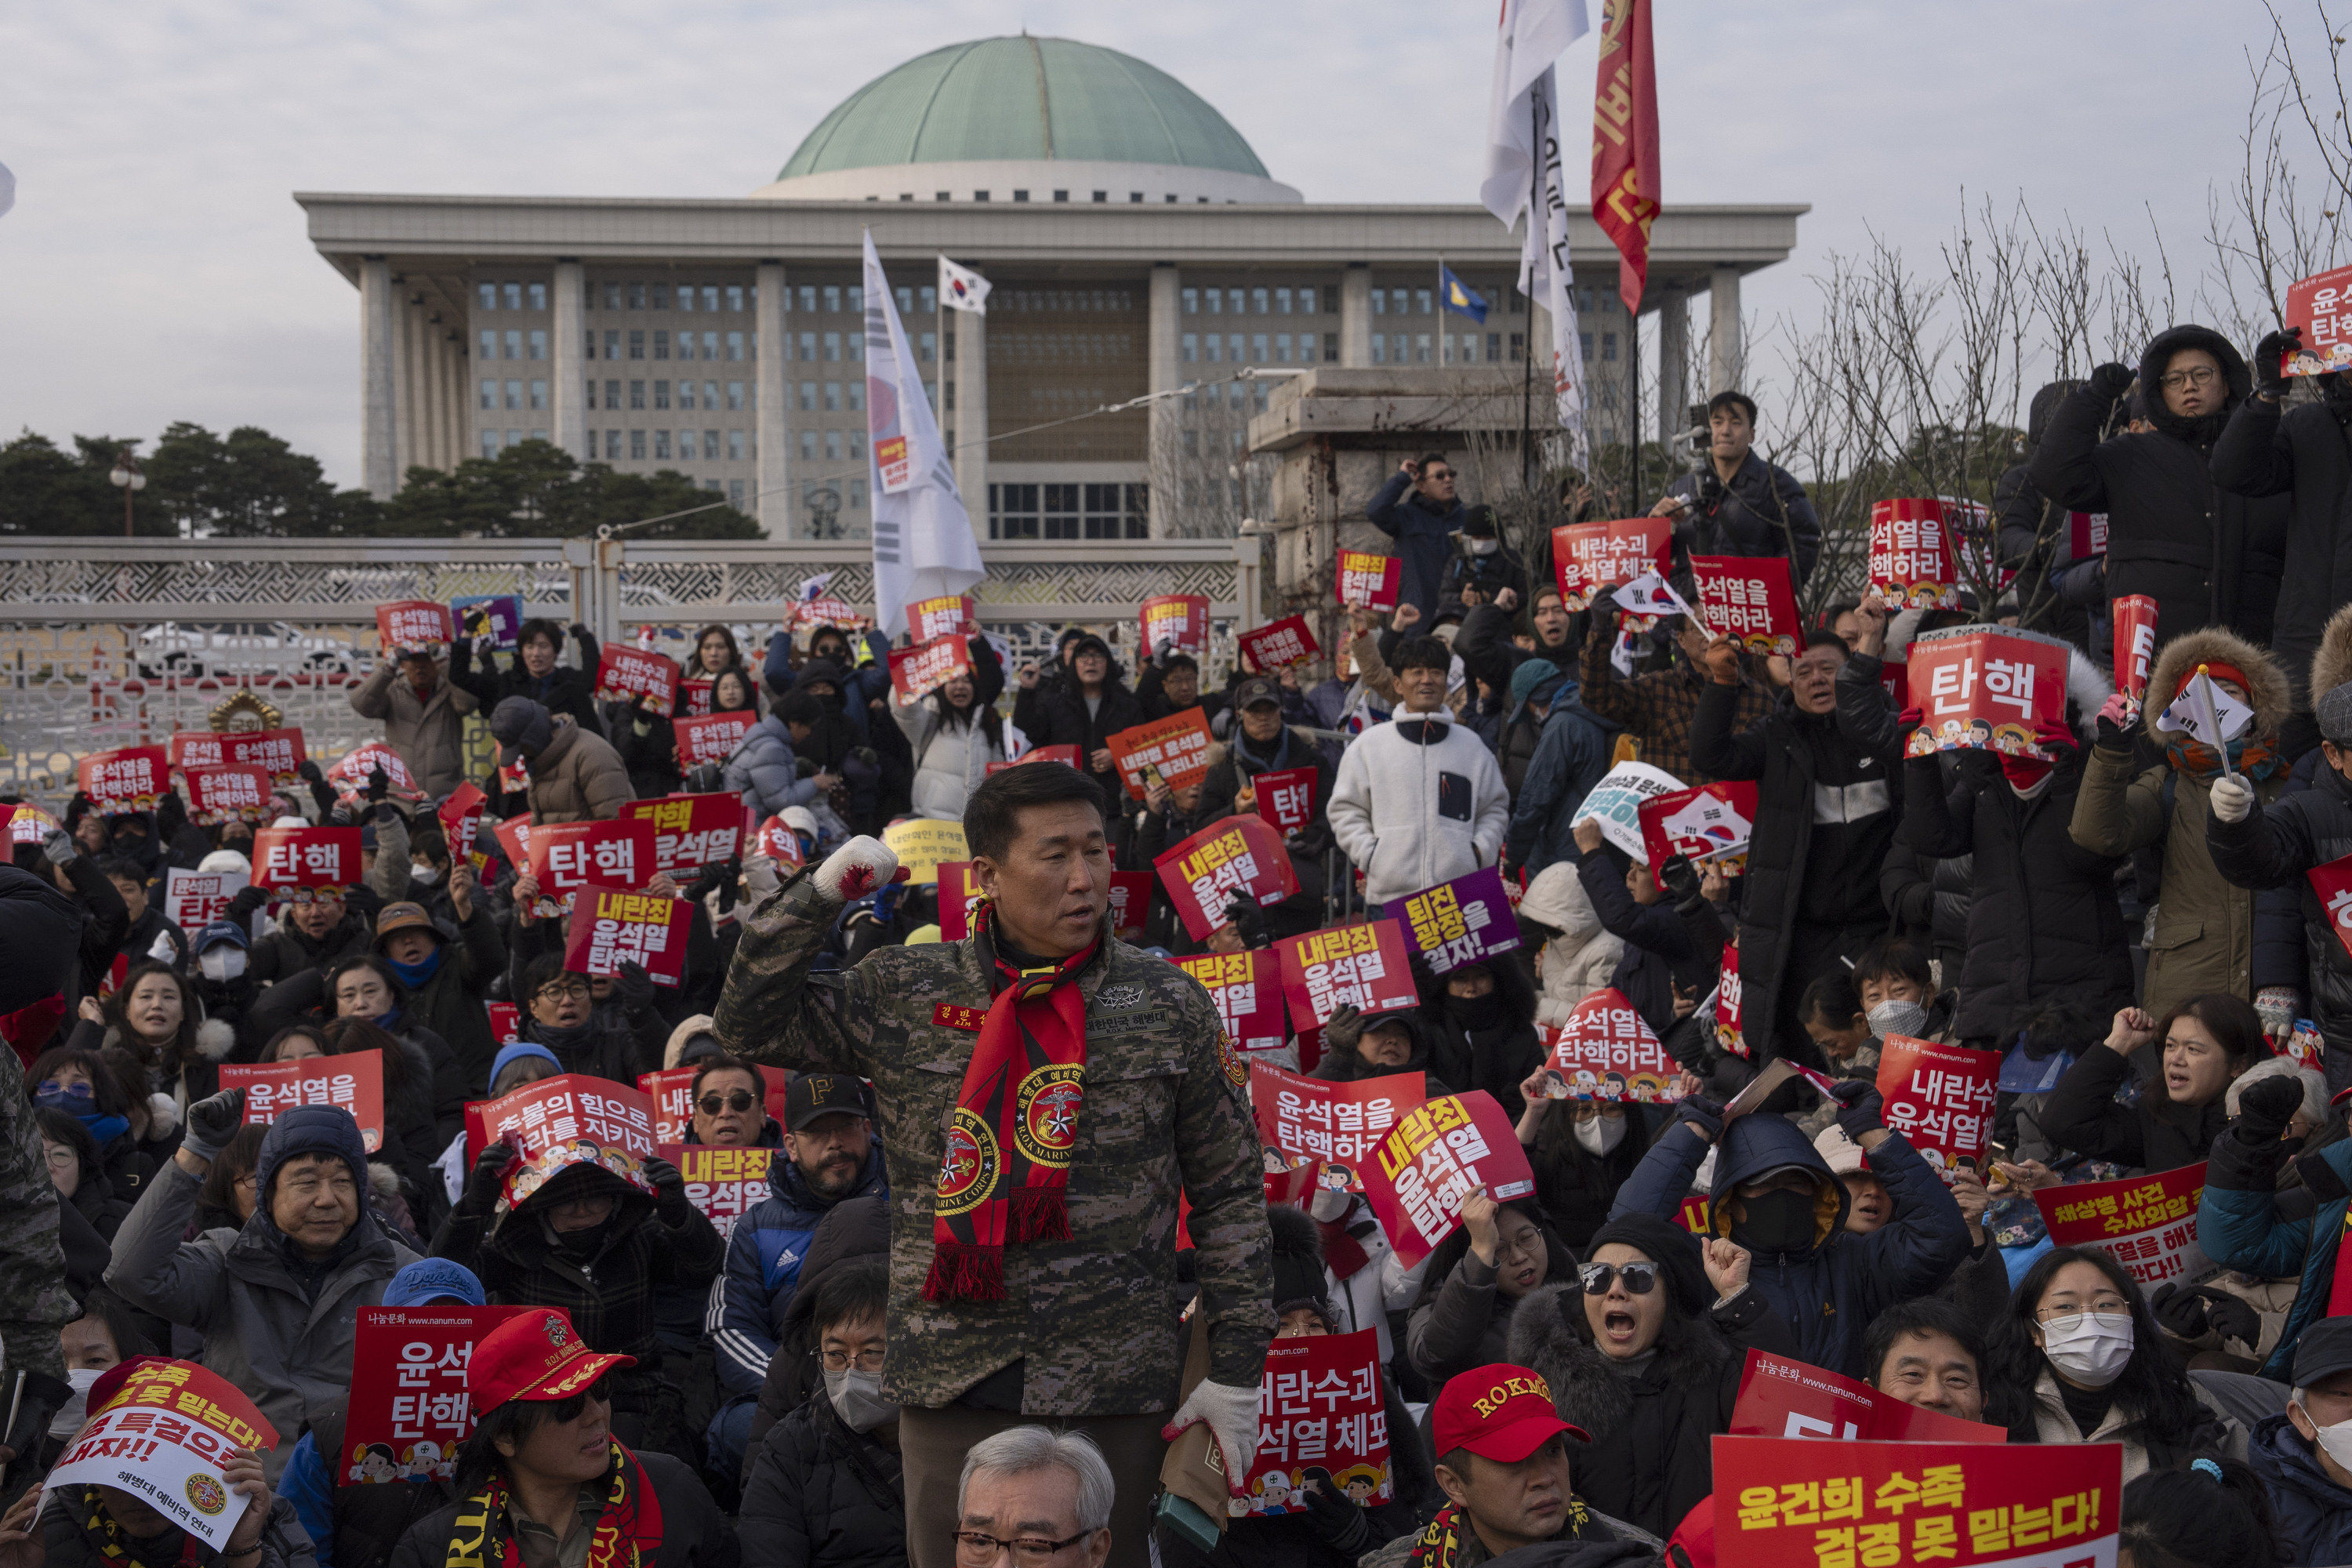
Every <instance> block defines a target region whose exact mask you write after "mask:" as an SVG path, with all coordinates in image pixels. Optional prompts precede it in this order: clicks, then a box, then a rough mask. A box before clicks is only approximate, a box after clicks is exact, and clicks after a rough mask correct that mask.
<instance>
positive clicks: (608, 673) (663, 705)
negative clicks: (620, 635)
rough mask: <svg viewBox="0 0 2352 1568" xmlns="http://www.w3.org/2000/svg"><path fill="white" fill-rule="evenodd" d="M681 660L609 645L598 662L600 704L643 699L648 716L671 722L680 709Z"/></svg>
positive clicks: (596, 695) (597, 695) (636, 649)
mask: <svg viewBox="0 0 2352 1568" xmlns="http://www.w3.org/2000/svg"><path fill="white" fill-rule="evenodd" d="M677 680H678V668H677V660H676V659H674V658H670V657H669V656H668V655H667V654H659V653H647V652H646V651H645V650H644V649H642V648H634V647H622V646H621V645H620V644H618V643H606V644H605V645H604V651H603V652H602V653H601V654H600V655H598V656H597V659H596V690H595V697H596V700H598V701H599V702H626V701H628V700H630V699H631V698H640V699H643V700H644V703H645V710H646V712H648V713H657V714H659V715H661V716H662V717H663V718H665V719H667V718H668V717H669V716H670V711H671V710H672V709H673V708H675V707H676V706H677Z"/></svg>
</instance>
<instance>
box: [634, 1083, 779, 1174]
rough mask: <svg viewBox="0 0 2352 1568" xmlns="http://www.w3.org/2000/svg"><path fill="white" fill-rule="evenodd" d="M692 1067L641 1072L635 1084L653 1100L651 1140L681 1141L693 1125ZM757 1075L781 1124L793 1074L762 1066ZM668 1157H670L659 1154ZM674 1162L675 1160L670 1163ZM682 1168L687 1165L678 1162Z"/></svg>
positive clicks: (767, 1103) (767, 1106) (765, 1105)
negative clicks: (787, 1091)
mask: <svg viewBox="0 0 2352 1568" xmlns="http://www.w3.org/2000/svg"><path fill="white" fill-rule="evenodd" d="M695 1070H696V1069H695V1068H693V1067H691V1066H688V1067H679V1068H662V1069H660V1070H659V1071H658V1072H641V1073H639V1074H638V1075H637V1087H638V1088H639V1089H643V1090H645V1092H646V1098H648V1099H650V1100H652V1101H653V1102H654V1142H656V1143H683V1142H686V1135H687V1131H688V1129H690V1128H691V1127H692V1126H693V1125H694V1102H693V1100H691V1099H690V1098H689V1096H690V1095H691V1094H692V1092H693V1089H694V1074H695ZM758 1070H759V1074H760V1085H761V1103H762V1106H763V1108H764V1109H765V1110H766V1111H767V1113H768V1114H769V1115H770V1116H772V1117H774V1118H775V1119H776V1125H777V1126H779V1127H782V1125H783V1124H784V1090H785V1089H789V1088H790V1087H792V1074H790V1073H788V1072H786V1071H785V1070H784V1069H783V1068H772V1067H762V1068H759V1069H758ZM662 1157H663V1158H664V1159H669V1156H667V1155H666V1154H665V1155H664V1156H662ZM669 1163H671V1164H673V1165H677V1161H676V1160H670V1162H669ZM678 1168H679V1169H680V1170H681V1171H682V1170H684V1169H685V1168H686V1167H684V1166H683V1165H679V1166H678Z"/></svg>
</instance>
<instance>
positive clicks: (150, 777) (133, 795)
mask: <svg viewBox="0 0 2352 1568" xmlns="http://www.w3.org/2000/svg"><path fill="white" fill-rule="evenodd" d="M166 765H167V764H166V763H165V760H164V754H163V747H161V746H123V747H120V748H118V749H117V750H114V751H111V752H91V753H90V754H89V755H88V756H86V757H84V758H82V760H81V761H80V762H79V763H75V764H74V783H75V784H77V785H79V787H80V790H81V793H82V794H84V795H88V796H89V798H90V800H91V801H92V803H94V804H95V805H97V806H98V808H99V810H100V811H102V812H108V813H114V812H123V811H152V810H153V809H154V806H155V803H156V802H157V801H159V800H161V799H162V798H163V788H164V783H165V780H164V772H165V768H166Z"/></svg>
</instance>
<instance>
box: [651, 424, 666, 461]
mask: <svg viewBox="0 0 2352 1568" xmlns="http://www.w3.org/2000/svg"><path fill="white" fill-rule="evenodd" d="M668 456H669V432H668V431H667V430H656V431H655V432H654V460H655V461H656V462H659V461H660V460H661V459H662V458H667V457H668Z"/></svg>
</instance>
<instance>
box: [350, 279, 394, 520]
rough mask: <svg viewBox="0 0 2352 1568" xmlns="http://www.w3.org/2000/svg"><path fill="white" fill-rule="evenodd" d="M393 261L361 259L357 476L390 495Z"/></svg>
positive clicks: (374, 491) (375, 492) (378, 493)
mask: <svg viewBox="0 0 2352 1568" xmlns="http://www.w3.org/2000/svg"><path fill="white" fill-rule="evenodd" d="M392 323H393V298H392V263H391V262H389V261H387V260H385V259H384V258H383V257H381V256H363V257H362V258H360V475H361V478H362V481H363V482H364V483H365V484H366V486H367V489H368V494H370V495H372V496H373V497H375V499H376V500H391V499H392V495H393V491H394V489H397V488H398V487H399V482H400V470H399V468H398V466H397V465H398V463H399V460H400V457H399V450H398V448H397V447H396V445H395V442H394V428H393V410H394V407H396V406H397V405H396V403H395V402H394V386H393V377H394V371H393V364H394V357H395V348H394V338H393V331H392Z"/></svg>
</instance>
